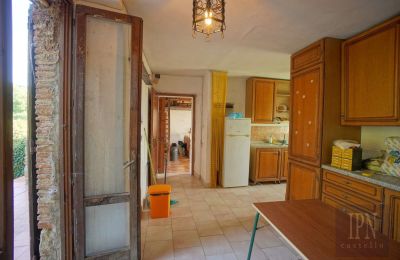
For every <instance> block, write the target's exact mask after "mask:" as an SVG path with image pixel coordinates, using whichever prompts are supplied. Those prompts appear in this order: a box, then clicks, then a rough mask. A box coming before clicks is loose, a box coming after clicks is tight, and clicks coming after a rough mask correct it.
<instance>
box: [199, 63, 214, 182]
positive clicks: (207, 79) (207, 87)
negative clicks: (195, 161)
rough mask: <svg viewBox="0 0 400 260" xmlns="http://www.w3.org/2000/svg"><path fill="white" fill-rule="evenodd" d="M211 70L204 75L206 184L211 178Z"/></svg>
mask: <svg viewBox="0 0 400 260" xmlns="http://www.w3.org/2000/svg"><path fill="white" fill-rule="evenodd" d="M211 101H212V93H211V72H210V71H207V72H206V73H205V74H204V76H203V102H202V110H201V113H202V122H201V124H202V125H201V129H202V131H201V174H200V178H201V180H202V182H203V184H204V185H205V186H209V185H210V179H211Z"/></svg>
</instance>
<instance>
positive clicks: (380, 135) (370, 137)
mask: <svg viewBox="0 0 400 260" xmlns="http://www.w3.org/2000/svg"><path fill="white" fill-rule="evenodd" d="M388 136H400V126H363V127H361V147H362V148H363V149H364V150H384V149H385V146H384V143H383V142H384V141H385V138H386V137H388Z"/></svg>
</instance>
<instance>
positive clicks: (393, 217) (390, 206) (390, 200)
mask: <svg viewBox="0 0 400 260" xmlns="http://www.w3.org/2000/svg"><path fill="white" fill-rule="evenodd" d="M383 233H384V234H385V235H388V236H389V238H391V239H394V240H396V241H398V242H400V192H398V191H393V190H389V189H385V206H384V214H383Z"/></svg>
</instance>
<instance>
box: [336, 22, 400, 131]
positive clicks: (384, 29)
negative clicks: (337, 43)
mask: <svg viewBox="0 0 400 260" xmlns="http://www.w3.org/2000/svg"><path fill="white" fill-rule="evenodd" d="M399 57H400V17H396V18H394V19H391V20H390V21H388V22H385V23H383V24H381V25H378V26H376V27H374V28H372V29H370V30H368V31H366V32H364V33H361V34H359V35H356V36H354V37H352V38H350V39H348V40H346V41H345V42H343V45H342V62H343V64H342V113H341V120H342V124H343V125H400V105H399V103H400V97H399V96H400V91H399V89H400V84H399V80H400V79H399V76H400V75H399V70H400V68H399V65H400V59H399Z"/></svg>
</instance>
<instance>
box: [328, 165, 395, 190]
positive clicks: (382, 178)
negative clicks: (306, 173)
mask: <svg viewBox="0 0 400 260" xmlns="http://www.w3.org/2000/svg"><path fill="white" fill-rule="evenodd" d="M322 168H323V169H326V170H329V171H331V172H335V173H339V174H343V175H345V176H349V177H353V178H354V179H358V180H361V181H365V182H369V183H372V184H376V185H379V186H382V187H384V188H388V189H392V190H395V191H400V178H398V177H393V176H389V175H383V174H379V173H374V174H373V175H371V176H363V175H362V173H363V172H373V171H370V170H360V171H348V170H343V169H339V168H336V167H332V166H330V165H328V164H323V165H322Z"/></svg>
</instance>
